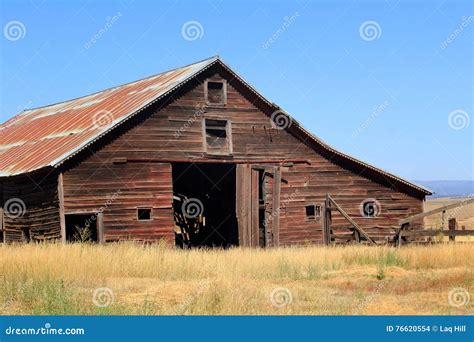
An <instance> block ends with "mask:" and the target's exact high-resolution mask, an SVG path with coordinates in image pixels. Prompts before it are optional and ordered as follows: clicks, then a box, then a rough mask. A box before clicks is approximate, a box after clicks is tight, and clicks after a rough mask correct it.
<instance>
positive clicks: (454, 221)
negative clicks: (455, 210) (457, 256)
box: [448, 217, 457, 241]
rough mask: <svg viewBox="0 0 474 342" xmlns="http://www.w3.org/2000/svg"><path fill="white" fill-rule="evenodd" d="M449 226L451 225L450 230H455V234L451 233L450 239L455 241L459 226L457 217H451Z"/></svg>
mask: <svg viewBox="0 0 474 342" xmlns="http://www.w3.org/2000/svg"><path fill="white" fill-rule="evenodd" d="M448 226H449V231H450V232H453V235H449V241H455V239H456V235H454V232H455V231H456V226H457V223H456V218H455V217H453V218H451V219H449V221H448Z"/></svg>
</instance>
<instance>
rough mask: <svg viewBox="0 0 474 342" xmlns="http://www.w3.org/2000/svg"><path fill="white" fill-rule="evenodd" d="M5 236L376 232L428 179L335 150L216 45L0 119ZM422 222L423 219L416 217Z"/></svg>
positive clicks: (238, 240)
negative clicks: (131, 78)
mask: <svg viewBox="0 0 474 342" xmlns="http://www.w3.org/2000/svg"><path fill="white" fill-rule="evenodd" d="M0 187H1V192H0V193H1V198H0V202H1V204H2V206H1V207H2V211H1V220H0V222H1V225H0V234H1V239H2V240H3V241H4V242H34V241H48V240H53V241H54V240H59V241H63V242H67V241H96V242H99V243H104V242H112V241H121V240H136V241H150V242H153V241H160V240H164V241H166V242H167V243H168V244H170V245H176V246H182V247H195V246H208V247H229V246H237V245H238V246H249V247H258V246H260V247H267V246H289V245H301V244H308V243H309V244H330V243H348V242H354V241H356V242H367V243H368V242H370V243H386V242H390V241H391V240H393V237H394V235H395V234H396V232H397V228H398V222H399V220H400V219H403V218H405V217H407V216H410V215H414V214H418V213H420V212H422V211H423V203H424V200H425V196H427V195H429V194H430V191H429V190H427V189H425V188H423V187H420V186H418V185H416V184H413V183H411V182H409V181H406V180H404V179H402V178H400V177H397V176H395V175H393V174H391V173H389V172H386V171H383V170H381V169H379V168H377V167H374V166H372V165H369V164H367V163H364V162H362V161H360V160H357V159H356V158H353V157H351V156H349V155H346V154H344V153H342V152H340V151H337V150H336V149H334V148H333V147H331V146H329V145H328V144H326V143H325V142H323V141H321V140H320V139H318V138H317V137H316V136H314V135H313V134H311V133H310V132H308V131H307V130H306V129H305V128H304V127H302V126H301V124H299V123H298V122H297V121H296V120H295V119H294V118H293V117H291V116H290V115H288V114H287V113H286V112H285V111H283V110H282V109H281V108H280V107H278V106H277V105H276V104H274V103H272V102H270V101H269V100H267V99H266V98H265V97H263V96H262V95H261V94H260V93H259V92H257V91H256V90H255V89H254V88H253V87H252V86H251V85H250V84H248V83H247V82H246V81H245V80H243V79H242V78H241V77H240V76H239V75H238V74H237V73H236V72H235V71H233V70H232V69H231V68H230V67H229V66H228V65H227V64H225V63H224V62H223V61H222V60H221V59H220V58H219V57H218V56H215V57H212V58H209V59H206V60H203V61H199V62H196V63H194V64H191V65H188V66H184V67H181V68H178V69H174V70H170V71H167V72H163V73H160V74H158V75H155V76H151V77H148V78H145V79H142V80H138V81H135V82H131V83H128V84H124V85H120V86H117V87H114V88H110V89H106V90H104V91H100V92H97V93H94V94H91V95H87V96H83V97H80V98H76V99H73V100H70V101H65V102H61V103H57V104H53V105H49V106H45V107H40V108H35V109H28V110H24V111H22V112H21V113H19V114H18V115H16V116H15V117H13V118H12V119H10V120H9V121H7V122H5V123H3V124H2V125H1V126H0ZM418 227H419V228H421V227H422V223H420V224H419V225H418Z"/></svg>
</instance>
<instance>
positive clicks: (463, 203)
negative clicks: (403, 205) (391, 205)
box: [398, 198, 474, 226]
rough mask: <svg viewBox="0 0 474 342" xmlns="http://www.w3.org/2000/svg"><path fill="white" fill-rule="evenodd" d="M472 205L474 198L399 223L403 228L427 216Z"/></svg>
mask: <svg viewBox="0 0 474 342" xmlns="http://www.w3.org/2000/svg"><path fill="white" fill-rule="evenodd" d="M470 203H474V198H470V199H466V200H464V201H460V202H456V203H453V204H449V205H446V206H444V207H441V208H436V209H433V210H430V211H427V212H426V213H421V214H416V215H413V216H410V217H407V218H404V219H402V220H400V221H398V224H399V225H400V226H401V225H403V224H405V223H410V222H413V221H416V220H419V219H422V218H424V217H426V216H431V215H434V214H437V213H441V212H443V211H446V210H449V209H455V208H459V207H463V206H465V205H468V204H470Z"/></svg>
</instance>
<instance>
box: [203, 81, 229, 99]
mask: <svg viewBox="0 0 474 342" xmlns="http://www.w3.org/2000/svg"><path fill="white" fill-rule="evenodd" d="M206 101H207V103H208V104H211V105H225V104H226V102H227V96H226V84H225V82H222V81H207V82H206Z"/></svg>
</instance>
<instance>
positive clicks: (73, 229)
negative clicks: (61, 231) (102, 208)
mask: <svg viewBox="0 0 474 342" xmlns="http://www.w3.org/2000/svg"><path fill="white" fill-rule="evenodd" d="M65 221H66V241H68V242H96V241H98V233H97V216H96V215H94V214H67V215H65Z"/></svg>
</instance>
